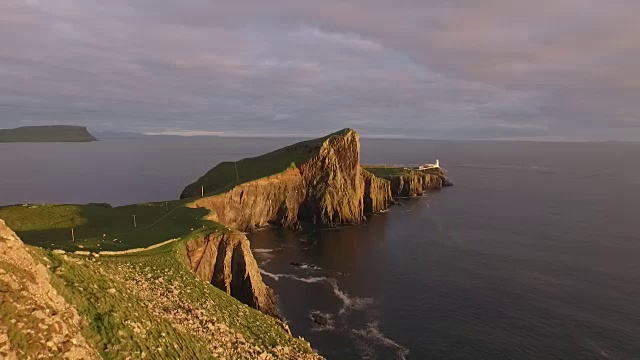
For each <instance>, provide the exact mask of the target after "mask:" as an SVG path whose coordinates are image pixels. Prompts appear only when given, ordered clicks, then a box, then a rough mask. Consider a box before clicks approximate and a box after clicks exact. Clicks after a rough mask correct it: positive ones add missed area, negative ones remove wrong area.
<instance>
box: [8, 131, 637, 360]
mask: <svg viewBox="0 0 640 360" xmlns="http://www.w3.org/2000/svg"><path fill="white" fill-rule="evenodd" d="M291 142H292V139H231V138H172V137H159V138H145V139H111V140H104V141H101V142H98V143H87V144H0V169H2V170H1V172H0V205H7V204H14V203H87V202H109V203H112V204H116V205H122V204H127V203H133V202H142V201H156V200H166V199H173V198H176V197H177V196H178V195H179V194H180V191H181V190H182V188H183V186H184V185H186V184H187V183H189V182H191V181H193V180H195V179H196V178H198V177H199V176H200V175H202V174H203V173H204V172H205V171H206V170H208V169H209V168H211V167H213V166H214V165H216V164H217V163H218V162H220V161H223V160H233V159H240V158H243V157H246V156H253V155H257V154H260V153H263V152H265V151H269V150H273V149H275V148H278V147H280V146H283V145H286V144H289V143H291ZM362 157H363V162H365V163H391V164H403V163H409V164H411V163H421V162H427V161H429V162H431V161H433V160H434V159H435V158H439V159H440V161H441V163H442V164H443V166H444V167H445V168H446V169H447V171H448V174H449V175H450V177H451V178H452V180H453V181H454V182H455V185H456V186H455V187H452V188H447V189H443V190H441V191H436V192H433V193H430V194H428V196H425V197H423V198H420V199H407V200H404V201H402V205H401V206H395V207H393V208H392V209H391V210H390V211H389V212H388V213H386V214H383V215H377V216H374V217H372V219H371V220H370V221H369V222H368V223H366V224H364V225H360V226H352V227H345V228H341V229H334V230H323V231H316V232H314V233H310V234H309V233H300V232H293V231H282V230H265V231H260V232H257V233H255V234H251V235H250V239H251V241H252V247H253V248H254V250H255V255H256V258H257V260H258V262H259V263H260V264H261V268H262V269H263V277H264V279H265V282H267V283H268V284H269V285H270V286H272V287H273V288H274V289H275V291H276V293H277V294H278V296H279V300H280V306H281V309H282V312H283V314H284V316H285V317H286V318H287V319H288V320H289V321H290V323H291V327H292V330H293V332H294V333H295V334H296V335H300V336H303V337H304V338H305V339H307V340H309V341H311V343H312V345H313V346H314V347H315V348H316V349H318V350H319V351H320V353H322V354H323V355H325V356H326V357H327V358H330V359H366V358H369V359H403V358H406V359H639V358H640V144H630V143H525V142H454V141H418V140H410V141H404V140H369V139H364V140H363V145H362ZM291 262H296V263H304V264H309V265H313V266H310V267H307V268H301V267H296V266H292V265H291V264H290V263H291ZM311 314H315V316H316V317H321V318H322V319H324V320H325V322H326V324H324V325H317V324H314V323H313V322H312V321H311V319H310V315H311Z"/></svg>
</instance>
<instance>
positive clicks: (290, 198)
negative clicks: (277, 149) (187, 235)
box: [190, 169, 306, 231]
mask: <svg viewBox="0 0 640 360" xmlns="http://www.w3.org/2000/svg"><path fill="white" fill-rule="evenodd" d="M305 196H306V191H305V188H304V184H303V179H302V175H301V174H300V170H298V169H290V170H287V171H285V172H284V173H282V174H278V175H273V176H270V177H267V178H263V179H259V180H255V181H251V182H248V183H244V184H241V185H238V186H236V187H235V188H233V189H232V190H231V191H229V192H226V193H223V194H220V195H214V196H207V197H203V198H200V199H197V200H195V201H194V202H193V203H192V204H191V205H190V206H192V207H196V208H199V207H202V208H206V209H209V210H211V215H210V216H209V218H210V220H212V221H217V222H220V223H223V224H225V225H227V226H229V227H231V228H234V229H238V230H241V231H253V230H255V229H258V228H261V227H265V226H267V225H270V224H274V225H277V226H281V227H296V226H297V224H298V217H297V215H298V210H299V208H300V205H301V204H302V202H303V200H304V198H305Z"/></svg>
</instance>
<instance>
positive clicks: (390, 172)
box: [362, 165, 443, 179]
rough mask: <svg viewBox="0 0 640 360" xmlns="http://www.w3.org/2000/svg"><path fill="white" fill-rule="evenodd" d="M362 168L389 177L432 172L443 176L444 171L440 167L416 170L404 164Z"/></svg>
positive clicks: (364, 166)
mask: <svg viewBox="0 0 640 360" xmlns="http://www.w3.org/2000/svg"><path fill="white" fill-rule="evenodd" d="M362 168H363V169H365V170H367V171H369V172H370V173H372V174H373V175H375V176H377V177H380V178H384V179H388V178H391V177H396V176H409V175H411V174H413V173H423V174H432V175H437V176H442V174H443V172H442V170H441V169H438V168H431V169H426V170H414V169H411V168H407V167H403V166H387V165H362Z"/></svg>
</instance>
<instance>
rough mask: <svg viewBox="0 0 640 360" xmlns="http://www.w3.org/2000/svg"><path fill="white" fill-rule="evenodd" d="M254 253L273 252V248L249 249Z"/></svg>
mask: <svg viewBox="0 0 640 360" xmlns="http://www.w3.org/2000/svg"><path fill="white" fill-rule="evenodd" d="M251 251H253V252H254V253H259V254H264V253H270V252H273V249H251Z"/></svg>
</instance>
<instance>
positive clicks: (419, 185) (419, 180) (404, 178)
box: [389, 171, 445, 197]
mask: <svg viewBox="0 0 640 360" xmlns="http://www.w3.org/2000/svg"><path fill="white" fill-rule="evenodd" d="M389 180H390V182H391V193H392V194H393V196H394V197H413V196H422V195H424V193H425V192H426V191H427V190H429V189H439V188H441V187H442V186H443V184H444V181H445V178H444V177H442V176H438V175H436V174H429V173H424V172H421V171H410V172H409V174H406V175H396V176H392V177H390V178H389Z"/></svg>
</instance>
